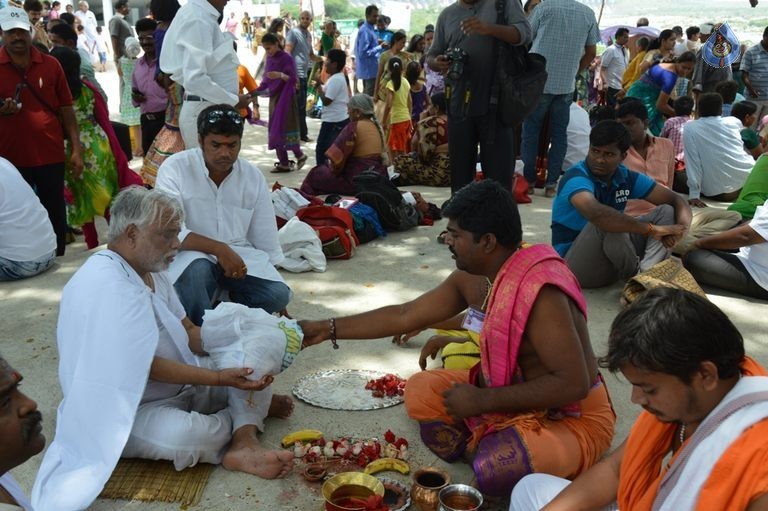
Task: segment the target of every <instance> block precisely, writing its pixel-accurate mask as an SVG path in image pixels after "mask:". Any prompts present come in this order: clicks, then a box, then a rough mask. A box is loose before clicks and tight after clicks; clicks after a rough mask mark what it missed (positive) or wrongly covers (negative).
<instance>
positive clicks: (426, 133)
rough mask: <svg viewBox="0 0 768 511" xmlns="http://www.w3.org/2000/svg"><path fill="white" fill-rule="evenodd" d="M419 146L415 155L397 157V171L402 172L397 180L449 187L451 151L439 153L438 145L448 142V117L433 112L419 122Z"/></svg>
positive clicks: (414, 183)
mask: <svg viewBox="0 0 768 511" xmlns="http://www.w3.org/2000/svg"><path fill="white" fill-rule="evenodd" d="M416 131H417V132H418V135H419V146H418V152H417V153H416V154H401V155H398V156H395V158H394V165H395V171H396V172H398V173H399V174H400V177H399V181H398V183H399V184H400V185H403V186H407V185H426V186H450V185H451V169H450V159H449V156H448V153H438V152H437V148H438V147H440V146H443V145H446V144H448V119H447V117H446V116H444V115H434V116H431V117H427V118H426V119H423V120H421V121H419V123H418V124H416Z"/></svg>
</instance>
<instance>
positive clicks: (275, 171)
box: [271, 162, 293, 174]
mask: <svg viewBox="0 0 768 511" xmlns="http://www.w3.org/2000/svg"><path fill="white" fill-rule="evenodd" d="M292 170H293V167H291V166H290V165H282V164H281V163H280V162H278V163H275V168H274V169H272V171H271V172H272V173H273V174H281V173H285V172H290V171H292Z"/></svg>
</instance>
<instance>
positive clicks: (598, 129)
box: [589, 120, 632, 153]
mask: <svg viewBox="0 0 768 511" xmlns="http://www.w3.org/2000/svg"><path fill="white" fill-rule="evenodd" d="M614 144H615V145H616V147H618V148H619V151H621V152H622V153H626V152H627V151H628V150H629V146H630V145H631V144H632V138H631V137H630V136H629V131H627V128H625V127H624V125H623V124H621V123H620V122H619V121H613V120H607V121H600V122H598V123H597V124H595V127H594V128H592V131H590V132H589V145H590V146H592V147H605V146H609V145H614Z"/></svg>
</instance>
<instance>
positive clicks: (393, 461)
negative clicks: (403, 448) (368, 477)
mask: <svg viewBox="0 0 768 511" xmlns="http://www.w3.org/2000/svg"><path fill="white" fill-rule="evenodd" d="M384 470H396V471H398V472H400V473H401V474H407V473H408V472H410V470H411V467H410V466H409V465H408V462H407V461H403V460H399V459H397V458H379V459H377V460H374V461H372V462H370V463H368V465H366V466H365V473H366V474H375V473H376V472H382V471H384Z"/></svg>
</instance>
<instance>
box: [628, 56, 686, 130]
mask: <svg viewBox="0 0 768 511" xmlns="http://www.w3.org/2000/svg"><path fill="white" fill-rule="evenodd" d="M676 83H677V75H676V74H675V73H673V72H672V71H667V70H666V69H664V68H663V67H661V66H659V65H658V64H654V65H653V66H651V68H650V69H649V70H648V71H646V72H645V73H644V74H643V75H642V76H641V77H640V78H639V79H638V80H637V81H636V82H635V83H633V84H632V86H631V87H630V88H629V90H628V91H627V97H631V98H637V99H639V100H640V101H642V103H643V105H644V106H645V109H646V110H647V111H648V129H649V130H651V133H653V135H654V136H656V137H658V136H659V135H660V134H661V130H662V129H663V128H664V120H665V119H664V115H662V113H661V112H659V110H658V109H657V108H656V102H657V101H658V100H659V95H661V93H662V92H664V93H665V94H668V95H669V94H672V91H673V90H674V88H675V84H676Z"/></svg>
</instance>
